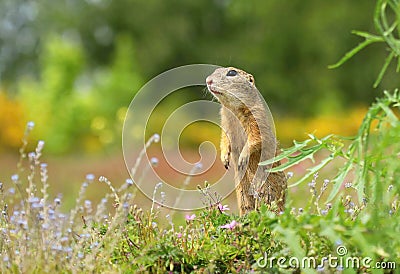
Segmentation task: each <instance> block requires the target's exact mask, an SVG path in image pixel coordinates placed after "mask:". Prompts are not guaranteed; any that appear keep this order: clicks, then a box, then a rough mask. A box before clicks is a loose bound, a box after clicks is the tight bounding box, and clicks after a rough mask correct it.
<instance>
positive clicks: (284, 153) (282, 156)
mask: <svg viewBox="0 0 400 274" xmlns="http://www.w3.org/2000/svg"><path fill="white" fill-rule="evenodd" d="M311 141H312V140H310V139H307V140H305V141H303V142H297V141H293V143H294V146H292V147H290V148H288V149H284V150H283V151H282V153H281V154H279V155H278V156H276V157H274V158H272V159H269V160H266V161H263V162H261V163H259V165H261V166H264V165H270V164H273V163H276V162H278V161H280V160H283V159H286V158H287V157H289V156H290V155H292V154H293V153H295V152H297V151H299V150H300V149H302V148H303V147H306V146H307V145H308V143H309V142H311Z"/></svg>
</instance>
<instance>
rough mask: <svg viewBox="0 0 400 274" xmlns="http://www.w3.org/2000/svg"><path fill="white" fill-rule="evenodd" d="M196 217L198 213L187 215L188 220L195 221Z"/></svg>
mask: <svg viewBox="0 0 400 274" xmlns="http://www.w3.org/2000/svg"><path fill="white" fill-rule="evenodd" d="M195 218H196V214H192V215H186V216H185V219H186V221H193V220H194V219H195Z"/></svg>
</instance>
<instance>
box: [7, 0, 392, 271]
mask: <svg viewBox="0 0 400 274" xmlns="http://www.w3.org/2000/svg"><path fill="white" fill-rule="evenodd" d="M399 6H400V4H399V3H398V2H397V1H378V3H377V12H376V13H375V23H376V26H377V30H378V35H377V36H376V37H380V38H379V39H375V40H376V42H386V43H387V45H388V46H389V48H390V50H391V53H390V54H389V57H390V58H389V59H387V61H386V62H390V61H392V60H394V59H395V58H398V57H399V55H398V49H399V48H400V46H399V45H400V43H399V40H398V39H397V38H396V36H395V34H394V30H396V29H397V24H395V23H393V24H389V23H388V22H387V19H386V17H385V16H384V15H385V10H386V8H387V7H390V8H391V9H392V10H393V11H394V14H395V15H397V17H396V18H397V21H399V18H400V16H398V14H399V9H398V7H399ZM363 35H364V34H363ZM364 36H365V38H366V39H370V38H371V37H370V36H368V35H366V34H365V35H364ZM374 37H375V36H374ZM375 40H374V41H373V42H375ZM363 47H364V45H363ZM363 47H358V48H357V49H356V50H354V51H351V52H350V53H349V54H348V55H346V56H345V59H343V60H342V61H346V60H347V59H348V58H349V57H351V56H353V55H354V54H355V53H356V52H357V51H358V50H360V49H362V48H363ZM398 60H399V58H398ZM342 61H341V62H340V63H342ZM387 64H388V63H387ZM387 64H385V65H384V69H383V72H382V73H381V74H382V75H383V73H384V72H385V70H386V68H387ZM382 75H379V77H378V80H380V79H381V76H382ZM399 107H400V95H399V92H398V91H397V90H396V91H394V92H384V95H383V96H382V97H381V98H378V99H377V100H376V102H375V103H374V104H372V105H371V107H370V108H369V110H368V112H367V113H366V115H365V118H364V120H363V123H362V124H361V126H360V128H359V131H358V133H357V134H356V136H353V137H346V138H345V137H340V136H334V135H329V136H327V137H325V138H321V139H318V138H316V137H314V136H312V135H310V139H309V140H305V141H302V142H294V145H293V146H292V147H290V148H287V149H285V150H284V151H283V153H282V155H281V156H279V157H278V158H277V159H275V160H279V159H281V160H284V159H286V161H285V162H284V164H283V165H282V166H280V167H277V168H275V170H285V169H287V168H288V167H290V166H293V165H295V164H298V163H301V162H303V161H304V160H307V159H314V155H315V154H316V153H319V152H320V151H322V150H324V151H325V152H328V153H327V154H326V155H327V156H326V157H325V158H323V159H322V160H320V161H319V162H317V163H315V164H314V165H313V166H312V167H311V168H310V169H309V170H308V172H306V173H305V174H304V175H303V176H297V177H299V178H298V179H296V181H290V182H289V184H291V185H298V186H299V187H300V186H301V187H303V188H306V189H309V191H310V194H309V195H308V196H305V197H304V200H305V201H307V206H305V207H304V208H292V206H291V201H288V202H287V207H286V210H285V211H284V212H281V214H279V215H276V214H274V213H273V211H271V210H270V207H271V206H269V205H261V206H260V207H259V208H258V210H257V211H253V212H250V213H249V214H247V215H246V216H243V217H239V216H237V215H235V214H230V213H229V210H222V209H221V207H220V204H219V201H216V202H215V203H214V204H211V205H209V206H208V207H207V208H205V209H204V210H201V211H199V212H196V215H191V216H187V217H186V220H185V222H184V223H183V225H181V226H179V225H178V224H176V223H174V221H176V220H172V217H171V216H163V215H162V214H161V212H162V206H160V205H157V204H155V203H154V202H153V205H152V207H151V210H148V211H144V210H142V209H141V208H139V207H137V206H136V205H134V198H135V195H133V193H135V192H136V190H133V188H135V186H134V185H133V182H132V181H131V180H127V181H126V182H125V184H123V185H122V186H121V187H120V188H119V189H115V188H114V186H113V185H112V183H111V182H109V180H108V179H107V178H104V177H100V178H99V180H98V181H99V182H95V181H96V180H95V177H94V176H93V175H88V176H87V178H86V181H85V182H84V183H83V184H82V186H81V190H80V192H79V194H78V197H77V199H76V204H75V207H74V208H73V209H72V210H71V211H70V212H68V213H67V214H66V213H64V212H62V211H61V210H60V207H61V205H62V203H63V200H62V197H53V198H51V197H50V196H49V194H48V188H49V182H48V176H47V165H46V164H44V163H41V160H40V157H41V153H42V148H43V146H44V142H39V143H38V145H37V147H36V149H35V151H32V152H29V153H26V152H25V149H26V146H27V139H28V135H29V133H30V131H31V130H32V128H33V124H28V127H27V130H26V134H25V137H24V139H23V146H22V148H21V150H20V155H21V160H20V162H19V163H18V174H15V175H13V176H12V177H11V180H7V181H4V182H3V183H1V184H0V196H1V197H0V207H1V209H2V213H1V217H0V234H1V237H0V255H1V256H0V258H1V261H0V271H1V272H2V273H42V272H51V273H54V272H61V273H90V272H95V273H99V272H106V273H120V272H121V273H137V272H147V273H168V272H173V273H189V272H194V273H248V272H251V271H254V272H267V273H292V272H295V273H315V272H323V273H336V272H337V273H340V272H343V273H396V271H397V272H398V270H397V269H398V268H399V263H400V237H399V233H400V216H399V215H400V213H399V206H400V202H399V194H400V179H399V178H400V122H399V118H398V113H399ZM334 159H342V161H343V165H342V167H341V168H339V169H337V170H336V171H335V174H334V175H333V176H332V178H324V179H320V178H319V176H318V174H319V172H320V171H321V170H323V168H325V166H326V165H327V164H328V163H329V162H331V161H333V160H334ZM297 177H296V178H297ZM306 182H308V185H307V184H305V183H306ZM55 183H56V182H55ZM94 183H96V184H98V183H103V184H105V185H106V186H107V187H108V188H109V189H110V192H109V194H106V195H105V197H104V198H103V199H101V201H100V202H99V203H98V205H97V206H96V207H95V206H94V205H93V204H92V202H91V201H90V200H85V198H84V197H85V192H86V189H87V188H88V187H90V185H91V184H94ZM160 187H161V185H158V186H157V187H156V189H155V190H154V191H155V193H158V192H159V191H160ZM203 193H205V195H206V196H207V195H208V194H207V193H208V192H207V191H206V190H204V189H203ZM160 194H161V192H160ZM110 205H111V206H112V209H111V210H110V209H109V208H110ZM273 206H274V205H272V207H273ZM163 223H164V224H163ZM298 262H299V263H298ZM302 262H304V263H305V265H302Z"/></svg>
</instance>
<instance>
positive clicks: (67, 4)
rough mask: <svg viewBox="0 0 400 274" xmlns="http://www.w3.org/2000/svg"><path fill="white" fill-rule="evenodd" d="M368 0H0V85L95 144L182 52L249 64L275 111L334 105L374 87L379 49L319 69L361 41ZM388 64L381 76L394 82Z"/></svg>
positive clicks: (190, 59)
mask: <svg viewBox="0 0 400 274" xmlns="http://www.w3.org/2000/svg"><path fill="white" fill-rule="evenodd" d="M373 9H374V3H373V2H371V1H349V0H338V1H336V2H335V3H334V4H333V3H331V2H327V1H317V0H309V1H301V0H291V1H278V0H270V1H258V0H249V1H245V2H244V1H240V0H205V1H182V0H170V1H162V0H119V1H111V0H86V1H81V0H60V1H47V0H30V1H26V0H3V1H0V18H1V19H0V45H1V46H0V85H1V86H4V87H5V90H7V91H9V92H10V91H11V92H14V93H19V94H20V97H21V98H23V99H22V100H23V101H24V102H25V105H26V107H27V108H28V107H34V108H36V110H35V109H33V110H30V112H31V115H32V116H34V117H35V119H43V121H44V123H45V124H44V125H45V127H49V126H55V124H57V123H59V121H62V124H63V125H57V126H58V128H57V129H52V130H45V131H49V132H47V133H46V134H50V135H52V139H55V141H54V142H55V143H56V144H64V146H65V147H66V148H67V147H73V146H74V145H75V144H74V142H75V140H79V138H83V137H82V136H86V135H87V136H89V137H87V139H88V140H89V141H85V142H83V143H86V144H88V143H91V144H93V134H95V135H96V134H98V136H97V135H96V136H97V137H96V138H94V139H95V140H97V141H99V140H102V141H99V142H100V143H109V142H112V140H113V138H114V137H113V134H115V133H113V132H115V129H113V126H114V125H118V123H116V122H115V121H116V119H117V120H118V119H120V118H118V117H121V116H123V115H122V114H121V113H123V108H124V107H126V106H127V105H128V104H129V102H130V99H131V98H132V97H133V93H134V92H135V91H137V90H138V89H139V87H140V84H141V83H143V80H148V79H150V78H152V77H154V76H155V75H157V74H159V73H160V72H163V71H165V70H167V69H170V68H173V67H175V66H180V65H185V64H190V63H212V64H219V65H222V66H226V65H234V66H237V67H240V68H243V69H245V70H247V71H249V72H251V73H253V74H254V76H255V77H256V82H257V86H258V87H259V89H260V91H261V92H262V93H263V94H264V96H265V98H266V99H267V102H268V103H269V104H270V106H271V108H272V111H273V113H274V114H277V113H278V114H281V115H302V116H304V115H316V114H321V113H324V114H325V113H329V112H335V111H340V110H343V109H345V108H347V107H348V106H350V105H351V104H354V103H355V102H357V103H359V102H369V101H371V100H372V99H373V98H374V97H375V93H376V92H375V91H374V90H373V89H372V88H371V87H372V83H373V82H374V80H375V79H376V76H377V74H378V72H379V70H380V67H381V65H382V64H381V60H382V59H383V58H384V55H385V52H384V50H382V54H381V55H380V54H376V51H372V50H371V51H370V50H366V51H364V52H362V53H361V54H360V55H358V56H357V57H356V58H354V59H352V60H350V61H349V62H348V63H347V64H345V65H344V66H343V67H342V69H340V70H328V69H327V66H328V65H329V64H332V63H334V62H336V61H337V60H338V59H339V58H340V57H341V56H342V55H343V54H344V53H345V52H346V51H347V50H348V49H349V48H351V47H353V46H354V45H356V44H357V43H359V42H360V40H361V39H360V38H358V37H355V36H352V35H350V31H351V30H353V29H359V30H365V31H370V32H373V26H372V25H371V22H370V20H369V18H370V16H371V14H372V13H373ZM55 34H56V35H55ZM391 71H394V69H392V68H389V70H388V72H389V73H388V74H387V76H386V77H385V78H384V83H383V84H384V86H385V87H388V88H390V87H395V86H398V84H399V79H398V77H395V76H394V74H393V73H392V74H391V73H390V72H391ZM27 76H29V77H27ZM28 78H30V79H31V80H26V79H28ZM115 94H118V96H115ZM33 97H35V99H34V98H33ZM46 113H47V114H46ZM44 117H47V118H44ZM47 119H50V120H52V121H53V122H50V120H47ZM39 124H40V123H38V125H39ZM44 125H43V126H44ZM63 127H64V128H63ZM117 127H119V126H117ZM61 128H62V129H61ZM50 131H51V132H50ZM100 131H101V132H103V135H104V136H102V137H101V136H100V135H101V133H100ZM93 132H95V133H93ZM66 134H70V135H71V136H72V137H71V138H72V139H71V140H69V141H68V140H65V139H64V138H65V136H66ZM85 138H86V137H85ZM85 138H83V139H85ZM57 146H58V145H55V147H57ZM94 147H95V146H94Z"/></svg>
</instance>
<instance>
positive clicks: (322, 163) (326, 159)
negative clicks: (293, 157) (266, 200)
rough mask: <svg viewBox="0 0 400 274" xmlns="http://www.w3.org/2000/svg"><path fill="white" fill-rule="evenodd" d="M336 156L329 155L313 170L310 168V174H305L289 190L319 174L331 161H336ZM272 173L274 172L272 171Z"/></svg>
mask: <svg viewBox="0 0 400 274" xmlns="http://www.w3.org/2000/svg"><path fill="white" fill-rule="evenodd" d="M334 158H335V157H334V155H333V154H331V155H329V157H327V158H325V159H323V160H322V161H321V162H320V163H319V164H318V165H316V166H314V167H312V168H308V169H307V170H308V172H307V174H305V175H304V176H303V177H302V178H301V179H299V180H298V181H297V182H295V183H293V184H291V185H289V186H288V188H290V187H294V186H297V185H299V184H301V183H302V182H304V181H305V180H306V179H307V178H309V177H311V176H312V175H314V174H315V173H316V172H318V171H319V170H320V169H322V168H323V167H324V166H326V165H327V164H328V163H329V162H330V161H332V160H333V159H334ZM271 172H273V171H272V170H271Z"/></svg>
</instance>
